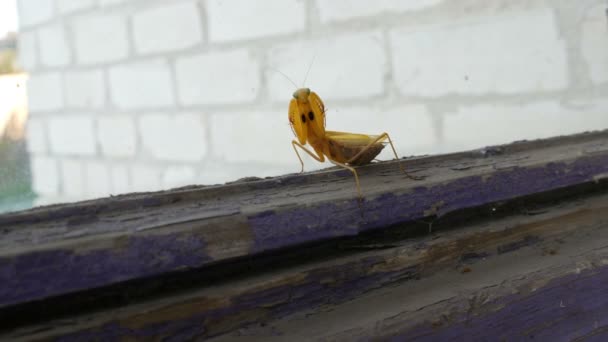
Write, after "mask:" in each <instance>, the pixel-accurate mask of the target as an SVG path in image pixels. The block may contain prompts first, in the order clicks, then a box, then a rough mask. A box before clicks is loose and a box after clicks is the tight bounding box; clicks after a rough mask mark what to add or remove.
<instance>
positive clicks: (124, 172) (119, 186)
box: [110, 165, 130, 194]
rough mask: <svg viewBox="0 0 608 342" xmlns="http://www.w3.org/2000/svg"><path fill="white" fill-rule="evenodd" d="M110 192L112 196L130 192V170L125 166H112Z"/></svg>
mask: <svg viewBox="0 0 608 342" xmlns="http://www.w3.org/2000/svg"><path fill="white" fill-rule="evenodd" d="M110 183H111V184H112V186H111V187H110V191H111V193H112V194H121V193H125V192H128V191H129V190H130V189H129V168H128V167H127V166H125V165H111V166H110Z"/></svg>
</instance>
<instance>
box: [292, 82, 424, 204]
mask: <svg viewBox="0 0 608 342" xmlns="http://www.w3.org/2000/svg"><path fill="white" fill-rule="evenodd" d="M289 124H290V126H291V128H292V130H293V133H294V134H295V136H296V138H297V140H293V141H292V142H291V144H292V146H293V149H294V151H295V152H296V155H297V156H298V159H299V160H300V164H301V165H302V169H301V171H300V172H304V162H303V161H302V157H301V156H300V153H299V152H298V148H300V149H301V150H302V151H304V152H306V153H307V154H308V155H310V156H311V157H312V158H314V159H315V160H317V161H319V162H321V163H323V162H325V158H327V159H328V160H329V161H330V162H331V163H333V164H335V165H337V166H341V167H343V168H345V169H347V170H350V171H351V172H352V173H353V175H354V176H355V184H356V185H357V193H358V195H359V201H360V202H361V201H362V200H363V196H362V193H361V185H360V183H359V175H358V174H357V170H355V168H354V166H360V165H365V164H368V163H370V162H371V161H372V160H373V159H374V158H375V157H376V156H377V155H378V154H379V153H380V152H381V151H382V149H383V148H384V146H385V144H386V142H388V143H389V144H390V145H391V149H392V150H393V154H394V155H395V159H399V157H398V156H397V151H396V150H395V146H394V145H393V141H392V140H391V138H390V136H389V135H388V133H386V132H385V133H381V134H379V135H367V134H357V133H348V132H336V131H327V130H325V105H324V104H323V101H322V100H321V98H320V97H319V95H317V94H316V93H315V92H313V91H311V90H310V89H309V88H300V89H297V90H296V91H295V92H294V93H293V99H291V101H290V102H289ZM306 144H309V145H310V146H312V148H313V150H314V152H313V151H311V150H309V149H308V148H306V146H305V145H306ZM398 165H399V168H400V169H401V171H402V172H403V173H404V174H405V175H406V176H407V177H408V178H410V179H414V180H420V179H422V178H421V177H415V176H412V175H410V174H408V173H407V172H405V169H404V168H403V166H402V165H401V163H399V162H398Z"/></svg>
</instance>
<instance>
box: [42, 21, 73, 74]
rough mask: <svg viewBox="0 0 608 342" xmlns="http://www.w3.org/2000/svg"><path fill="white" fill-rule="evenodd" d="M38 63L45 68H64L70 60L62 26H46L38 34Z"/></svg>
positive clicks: (70, 56) (69, 52)
mask: <svg viewBox="0 0 608 342" xmlns="http://www.w3.org/2000/svg"><path fill="white" fill-rule="evenodd" d="M38 41H39V44H40V61H41V63H42V64H43V65H45V66H47V67H57V66H64V65H67V64H69V63H70V60H71V58H72V55H71V51H70V46H69V44H68V40H67V36H66V31H65V30H64V28H63V26H60V25H53V26H47V27H45V28H43V29H41V30H40V31H39V32H38Z"/></svg>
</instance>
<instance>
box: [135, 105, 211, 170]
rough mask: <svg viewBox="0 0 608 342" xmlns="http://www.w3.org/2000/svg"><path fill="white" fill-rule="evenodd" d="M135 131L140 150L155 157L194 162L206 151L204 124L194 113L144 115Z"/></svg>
mask: <svg viewBox="0 0 608 342" xmlns="http://www.w3.org/2000/svg"><path fill="white" fill-rule="evenodd" d="M139 132H140V134H141V141H142V148H143V149H144V153H146V154H149V155H150V156H152V157H153V158H156V159H161V160H168V161H186V162H187V161H189V162H196V161H200V160H202V158H203V157H204V156H205V154H206V152H207V146H206V137H205V127H204V125H203V121H202V118H201V116H200V115H197V114H189V113H179V114H176V115H167V114H165V113H158V114H148V115H144V116H143V117H141V118H140V119H139Z"/></svg>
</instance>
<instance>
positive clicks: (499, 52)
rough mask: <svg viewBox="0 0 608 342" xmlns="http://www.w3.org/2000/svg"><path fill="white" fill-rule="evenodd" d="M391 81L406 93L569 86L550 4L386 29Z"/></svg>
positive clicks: (511, 91) (515, 90)
mask: <svg viewBox="0 0 608 342" xmlns="http://www.w3.org/2000/svg"><path fill="white" fill-rule="evenodd" d="M390 37H391V38H390V39H391V49H392V51H393V68H394V72H395V81H396V83H397V86H398V87H399V90H400V91H401V93H402V94H404V95H407V96H442V95H448V94H471V95H481V94H485V93H499V94H517V93H523V92H532V91H551V90H559V89H563V88H564V87H566V86H567V85H568V69H567V64H566V63H567V59H566V50H565V45H564V42H563V40H562V39H561V38H560V36H559V33H558V30H557V27H556V23H555V19H554V15H553V12H552V11H551V10H549V9H541V10H528V11H525V12H524V11H520V12H509V13H506V14H500V15H496V16H491V17H487V18H483V19H477V20H471V21H470V22H463V23H456V24H454V23H448V24H445V23H442V24H438V25H432V26H429V27H428V28H425V27H422V28H416V30H413V29H412V28H409V27H408V28H403V29H395V30H393V31H391V34H390Z"/></svg>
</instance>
